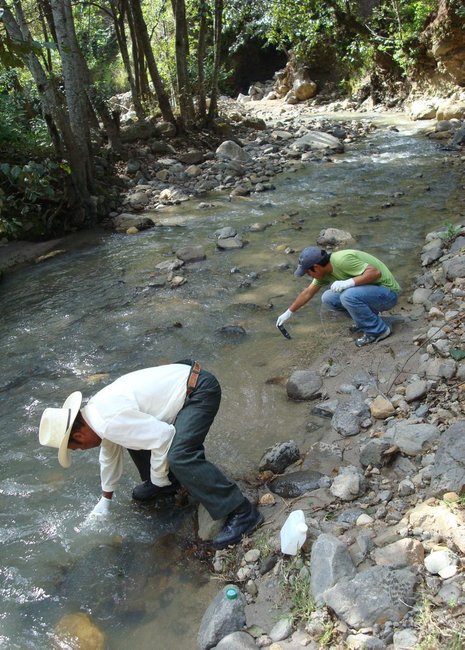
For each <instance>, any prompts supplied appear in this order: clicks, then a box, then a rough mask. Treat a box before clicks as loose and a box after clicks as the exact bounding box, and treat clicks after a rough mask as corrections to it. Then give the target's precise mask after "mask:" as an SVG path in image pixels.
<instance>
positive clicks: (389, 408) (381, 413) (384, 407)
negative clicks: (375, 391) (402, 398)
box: [370, 395, 396, 420]
mask: <svg viewBox="0 0 465 650" xmlns="http://www.w3.org/2000/svg"><path fill="white" fill-rule="evenodd" d="M370 411H371V415H372V416H373V417H374V418H375V419H376V420H385V419H386V418H388V417H389V416H390V415H394V413H395V412H396V409H395V408H394V406H393V405H392V404H391V402H390V401H389V400H388V399H387V398H386V397H384V396H383V395H377V396H376V397H375V399H374V400H373V401H372V403H371V404H370Z"/></svg>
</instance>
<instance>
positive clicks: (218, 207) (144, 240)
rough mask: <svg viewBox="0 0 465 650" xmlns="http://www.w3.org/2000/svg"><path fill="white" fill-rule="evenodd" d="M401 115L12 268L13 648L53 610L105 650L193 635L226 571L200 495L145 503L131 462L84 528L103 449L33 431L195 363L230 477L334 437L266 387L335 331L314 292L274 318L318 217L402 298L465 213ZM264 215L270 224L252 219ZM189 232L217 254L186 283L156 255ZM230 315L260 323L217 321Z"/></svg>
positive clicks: (5, 300) (6, 484)
mask: <svg viewBox="0 0 465 650" xmlns="http://www.w3.org/2000/svg"><path fill="white" fill-rule="evenodd" d="M396 120H397V126H398V129H399V130H398V132H396V131H393V130H391V129H389V128H388V127H386V126H384V125H382V126H380V128H379V129H378V130H377V131H376V132H374V133H373V134H372V135H371V136H370V137H369V138H368V139H366V140H365V141H364V142H362V143H359V144H357V145H352V146H350V147H348V150H347V152H346V153H345V154H342V155H339V156H334V157H333V162H323V163H314V164H310V165H309V166H307V167H306V168H305V169H303V170H301V171H298V172H295V173H286V174H283V175H282V176H281V177H280V178H277V179H275V181H274V182H275V186H276V190H275V191H273V192H269V193H266V194H260V195H257V196H255V197H253V198H249V199H245V200H239V199H238V200H234V201H229V200H228V198H227V196H224V195H215V196H210V197H202V201H206V200H207V201H208V202H210V203H213V207H210V208H208V209H199V208H198V207H197V206H198V201H190V202H188V203H185V204H182V205H181V206H177V207H176V208H174V209H170V210H167V211H166V212H163V213H162V214H161V219H162V221H163V223H164V225H163V226H160V227H157V228H155V229H153V230H150V231H145V232H143V233H140V234H139V235H137V236H133V237H128V236H125V235H115V234H111V235H107V236H105V237H102V239H101V241H100V242H99V244H98V245H95V246H92V247H90V248H86V249H82V250H77V251H74V252H69V253H68V254H66V255H64V256H61V257H56V258H54V259H51V260H49V261H48V262H47V263H43V264H38V265H32V266H30V267H28V268H25V269H22V270H19V271H17V272H15V273H12V274H11V275H9V276H8V277H6V278H5V279H4V280H3V282H2V284H1V285H0V294H1V301H2V318H1V323H0V333H1V340H2V354H1V359H0V389H1V390H0V403H1V408H0V423H1V427H0V441H1V446H2V447H1V448H2V454H1V457H0V466H1V473H0V504H1V518H2V525H1V528H0V542H1V547H0V548H1V554H2V562H1V568H0V576H1V580H0V595H1V604H0V645H1V646H2V647H5V648H8V649H10V648H11V649H16V648H17V649H19V650H25V649H26V648H31V649H32V648H34V649H35V650H42V649H43V650H45V649H48V648H50V647H51V645H52V642H53V631H54V626H55V625H56V623H57V622H58V621H59V620H60V618H61V617H63V616H64V615H66V614H70V613H75V612H86V613H88V614H89V615H90V616H91V617H92V619H93V621H94V622H96V623H97V625H98V626H99V627H100V629H101V630H102V631H103V632H104V633H105V635H106V637H107V640H108V647H109V648H111V650H123V649H126V648H127V647H128V646H129V647H137V648H139V649H140V650H148V649H152V648H153V647H158V645H159V641H160V642H161V640H163V647H166V648H170V650H176V649H178V648H179V649H181V648H186V647H193V643H194V641H193V639H195V636H196V634H197V631H198V626H199V623H200V620H201V617H202V615H203V612H204V610H205V608H206V606H207V604H208V603H209V601H210V599H211V598H212V597H213V595H214V594H215V593H216V591H217V589H218V587H219V583H218V582H217V581H215V580H214V579H212V578H211V576H210V574H209V570H208V564H206V563H202V562H201V561H200V560H199V559H198V557H197V553H196V547H195V544H194V542H195V538H194V536H193V530H192V529H193V525H192V521H193V519H192V517H193V513H192V507H191V506H189V505H187V506H185V507H175V508H173V507H157V506H154V507H151V508H150V507H148V508H140V507H137V505H135V504H134V503H133V502H132V501H131V498H130V492H131V489H132V487H133V485H134V484H135V483H136V482H137V475H136V472H135V469H134V467H133V466H132V464H131V463H130V462H129V461H128V462H127V464H126V467H127V471H126V473H125V476H124V479H123V480H122V482H121V486H120V488H119V490H118V492H117V494H116V499H115V504H114V508H113V516H112V518H111V520H110V521H109V522H106V523H103V524H100V525H95V524H94V525H90V524H89V523H88V522H87V521H86V516H87V514H88V513H89V511H90V510H91V509H92V507H93V506H94V504H95V503H96V501H97V500H98V498H99V480H98V461H97V451H95V453H94V451H91V452H88V453H86V454H79V453H74V454H73V456H74V457H73V465H72V467H71V468H70V469H69V470H68V471H65V470H62V469H61V468H60V467H59V466H58V463H57V461H56V455H55V454H54V453H53V451H52V450H50V449H47V448H42V447H40V445H39V443H38V438H37V426H38V422H39V419H40V415H41V412H42V410H43V409H44V408H45V407H46V406H59V405H61V402H62V401H63V400H64V399H65V398H66V396H67V395H68V394H69V393H70V392H72V391H74V390H82V391H83V393H84V394H85V395H86V396H89V395H90V394H92V392H94V391H96V390H98V389H99V388H100V387H101V386H103V385H104V384H105V382H107V381H109V380H111V379H113V378H116V377H117V376H118V375H120V374H122V373H124V372H128V371H131V370H134V369H137V368H141V367H144V366H150V365H151V364H154V365H156V364H158V363H163V362H169V361H175V360H177V359H181V358H184V357H195V358H197V359H199V360H200V361H201V362H202V364H203V365H204V366H205V367H206V368H207V369H209V370H211V371H213V372H214V373H215V374H216V375H217V376H218V378H219V379H220V382H221V384H222V387H223V402H222V406H221V409H220V412H219V415H218V417H217V419H216V422H215V424H214V426H213V428H212V430H211V432H210V435H209V439H208V446H207V450H208V453H209V455H210V457H211V458H212V459H213V460H214V461H215V462H217V463H218V464H220V465H221V466H222V467H223V468H224V469H225V470H226V471H227V472H228V473H229V474H230V475H231V476H232V477H236V478H240V477H241V476H242V475H244V474H246V473H247V472H249V471H250V470H254V469H255V468H256V466H257V463H258V461H259V459H260V457H261V455H262V453H263V451H264V450H265V449H266V448H267V447H269V446H271V445H272V444H274V443H275V442H278V441H282V440H287V439H289V438H291V437H292V438H293V439H294V440H296V442H297V443H298V444H299V445H301V446H302V447H305V446H306V447H308V446H309V445H310V444H311V442H312V440H313V439H315V437H318V436H319V435H320V436H321V432H319V430H318V426H317V427H316V428H315V431H314V432H313V433H312V434H310V433H309V432H308V429H307V427H305V422H306V421H307V420H308V417H309V416H308V405H305V404H295V403H290V402H288V400H287V399H286V394H285V389H284V388H283V386H282V385H280V384H279V383H267V380H268V379H270V378H273V377H279V376H288V374H289V372H290V370H292V369H294V368H302V367H306V365H305V364H306V363H307V362H308V361H310V360H311V359H312V358H313V357H314V356H315V355H316V354H317V353H320V352H321V351H322V350H324V349H325V348H328V347H329V346H330V345H331V340H332V338H333V337H334V336H335V335H336V332H337V331H338V330H337V329H336V326H335V325H333V324H332V323H331V322H329V323H326V322H325V326H324V328H321V318H320V310H319V308H318V305H317V304H316V305H312V306H308V307H307V308H306V309H304V310H302V311H301V312H299V314H298V315H297V316H295V317H294V318H293V319H292V321H290V322H289V329H290V330H291V332H292V335H293V339H292V341H287V340H285V339H284V338H283V337H282V336H281V335H280V334H279V332H278V331H277V330H276V328H275V326H274V325H275V320H276V317H277V316H278V315H279V314H280V313H281V312H282V311H284V310H285V309H286V308H287V307H288V305H289V304H290V302H291V300H292V298H293V297H294V296H295V295H296V294H297V292H298V291H299V290H300V289H301V288H302V287H303V286H304V282H305V280H298V279H296V278H294V276H293V270H294V268H295V265H296V261H297V257H298V251H299V250H300V249H301V248H303V247H304V246H307V245H313V244H314V243H315V240H316V237H317V236H318V234H319V232H320V230H321V229H322V228H325V227H336V228H342V229H344V230H349V231H350V232H351V233H352V234H353V235H354V237H355V238H356V241H357V246H358V247H359V248H362V249H365V250H367V251H369V252H371V253H373V254H374V255H377V256H379V257H381V258H382V259H383V260H384V261H385V262H386V263H387V264H388V266H390V267H391V269H393V270H394V272H395V274H396V276H397V277H398V279H399V280H400V282H401V284H402V285H403V286H404V288H405V289H406V290H407V291H406V292H405V293H407V292H408V290H409V288H410V287H411V279H412V276H413V274H414V273H415V272H416V271H417V269H418V252H419V248H420V247H421V245H422V243H423V238H424V235H425V234H426V233H427V232H428V231H429V230H430V229H432V228H436V227H437V226H441V225H443V224H444V223H446V222H447V221H454V220H456V207H457V204H456V200H457V179H456V177H455V175H454V171H453V168H452V169H451V168H450V167H449V166H447V165H445V164H444V158H445V155H446V154H445V153H444V151H441V149H440V147H439V145H438V144H436V143H434V142H431V141H428V140H427V139H426V138H424V137H421V136H419V135H418V133H417V130H418V126H417V125H413V124H412V123H409V122H408V121H406V120H403V119H402V118H400V117H398V118H396ZM381 122H382V121H381V120H380V123H381ZM284 215H291V218H286V217H285V216H284ZM159 217H160V214H158V215H157V218H159ZM256 222H257V223H261V224H269V226H268V227H267V228H266V229H265V230H264V231H262V232H248V227H249V226H250V225H251V224H253V223H256ZM226 225H230V226H233V227H235V228H236V229H237V230H238V231H239V232H241V233H243V235H244V238H245V239H247V241H248V244H247V246H245V247H244V248H243V249H242V250H238V251H230V252H220V251H218V250H217V249H216V245H215V237H214V233H215V231H216V230H217V229H219V228H221V227H223V226H226ZM189 243H198V244H201V245H203V246H204V248H205V251H206V255H207V259H206V260H205V261H203V262H199V263H195V264H190V265H188V267H187V268H186V270H185V275H186V278H187V282H186V283H185V284H184V285H183V286H181V287H179V288H178V289H175V290H171V289H167V288H159V287H156V286H153V285H154V278H153V275H152V272H153V268H154V266H155V265H156V264H157V263H159V262H161V261H163V260H166V259H171V258H172V257H173V251H174V250H176V249H177V248H179V247H180V246H183V245H186V244H189ZM286 247H289V248H292V249H295V251H296V253H294V254H286V253H285V252H284V251H285V248H286ZM283 264H288V268H287V269H286V268H285V269H283V268H282V265H283ZM234 269H235V270H237V271H238V272H232V270H234ZM404 299H405V298H404ZM180 325H181V326H180ZM225 325H240V326H242V327H243V328H244V329H245V330H246V332H247V334H246V336H243V337H238V336H227V335H225V334H222V333H220V332H219V331H218V330H219V329H220V328H221V327H223V326H225ZM310 436H312V438H311V439H310ZM62 647H65V646H62ZM160 647H161V646H160Z"/></svg>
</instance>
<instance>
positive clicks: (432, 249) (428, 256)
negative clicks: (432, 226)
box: [420, 238, 444, 266]
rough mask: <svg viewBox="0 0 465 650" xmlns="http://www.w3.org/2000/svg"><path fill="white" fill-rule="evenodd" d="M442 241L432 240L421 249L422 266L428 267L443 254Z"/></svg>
mask: <svg viewBox="0 0 465 650" xmlns="http://www.w3.org/2000/svg"><path fill="white" fill-rule="evenodd" d="M443 248H444V241H443V240H442V239H439V238H438V239H433V240H432V241H430V242H428V244H426V246H424V247H423V251H422V253H421V256H420V259H421V263H422V265H423V266H429V265H430V264H432V263H433V262H435V261H436V260H438V259H439V258H440V257H441V256H442V254H443Z"/></svg>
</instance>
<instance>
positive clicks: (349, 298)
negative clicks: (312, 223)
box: [276, 246, 400, 347]
mask: <svg viewBox="0 0 465 650" xmlns="http://www.w3.org/2000/svg"><path fill="white" fill-rule="evenodd" d="M294 275H295V276H297V277H302V276H304V275H308V276H310V277H311V278H312V282H311V283H310V284H309V285H308V287H307V288H306V289H304V290H303V291H301V292H300V293H299V295H298V296H297V298H296V299H295V300H294V302H293V303H292V305H291V306H290V307H289V309H287V310H286V311H285V312H284V313H283V314H281V316H279V318H278V320H277V321H276V327H280V326H282V325H283V323H285V322H286V321H287V320H288V319H289V318H290V317H291V316H292V314H293V313H294V312H296V311H297V310H298V309H300V308H301V307H303V305H305V304H307V302H308V301H309V300H311V299H312V298H313V296H314V295H315V294H316V293H318V291H319V290H320V289H321V287H324V286H328V285H329V289H327V290H326V291H325V292H324V293H323V295H322V297H321V301H322V302H323V303H324V304H325V305H327V306H328V307H330V308H331V309H335V310H337V311H344V312H346V313H348V314H349V315H350V316H351V317H352V320H353V321H354V324H353V325H352V327H351V328H350V329H351V331H352V332H361V333H362V336H361V337H360V338H358V339H357V340H356V341H355V345H357V347H363V346H364V345H368V344H369V343H375V342H377V341H381V340H383V339H385V338H387V337H388V336H389V335H390V334H391V328H390V327H389V325H388V324H387V323H386V322H385V321H384V320H383V319H382V318H381V317H380V315H379V313H380V312H381V311H386V310H388V309H392V307H394V305H395V304H396V303H397V298H398V294H399V292H400V286H399V284H398V283H397V280H396V279H395V277H394V276H393V274H392V273H391V271H390V270H389V269H388V267H387V266H386V265H385V264H384V263H383V262H381V261H380V260H379V259H377V258H376V257H374V256H373V255H370V254H369V253H365V252H364V251H359V250H353V249H348V250H342V251H337V252H335V253H328V252H326V251H325V250H323V249H321V248H318V247H316V246H309V247H308V248H304V250H303V251H302V253H301V255H300V257H299V266H298V267H297V270H296V272H295V273H294Z"/></svg>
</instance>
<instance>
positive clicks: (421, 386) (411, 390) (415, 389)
mask: <svg viewBox="0 0 465 650" xmlns="http://www.w3.org/2000/svg"><path fill="white" fill-rule="evenodd" d="M427 390H428V384H427V383H426V381H424V380H417V381H412V383H411V384H407V386H406V389H405V401H406V402H414V401H415V400H417V399H421V398H422V397H423V396H424V395H426V391H427Z"/></svg>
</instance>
